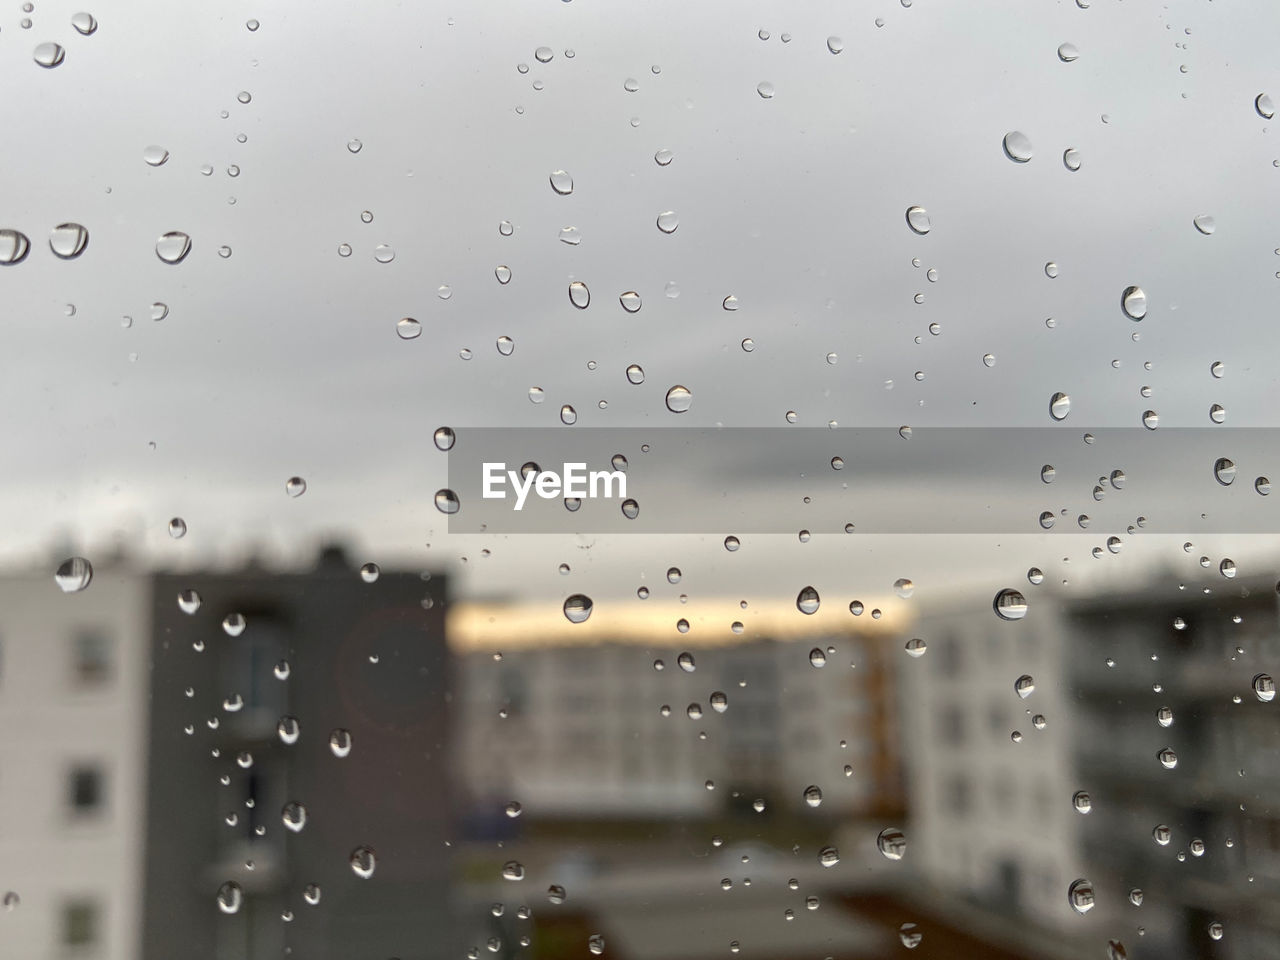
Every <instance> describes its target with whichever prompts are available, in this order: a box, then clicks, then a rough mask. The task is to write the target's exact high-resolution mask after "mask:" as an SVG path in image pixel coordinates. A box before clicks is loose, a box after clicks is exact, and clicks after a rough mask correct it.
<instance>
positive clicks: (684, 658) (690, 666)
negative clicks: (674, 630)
mask: <svg viewBox="0 0 1280 960" xmlns="http://www.w3.org/2000/svg"><path fill="white" fill-rule="evenodd" d="M676 663H678V664H679V665H680V669H681V670H683V671H684V672H685V673H693V671H695V670H697V669H698V665H697V663H696V662H695V661H694V659H693V654H692V653H689V652H688V651H686V652H684V653H682V654H680V656H678V657H676Z"/></svg>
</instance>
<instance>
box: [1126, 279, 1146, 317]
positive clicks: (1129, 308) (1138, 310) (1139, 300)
mask: <svg viewBox="0 0 1280 960" xmlns="http://www.w3.org/2000/svg"><path fill="white" fill-rule="evenodd" d="M1120 308H1121V309H1122V310H1124V315H1125V316H1126V317H1128V318H1129V319H1130V320H1141V319H1142V318H1143V317H1145V316H1146V315H1147V295H1146V293H1145V292H1144V291H1143V289H1142V288H1141V287H1125V288H1124V292H1123V293H1122V294H1120Z"/></svg>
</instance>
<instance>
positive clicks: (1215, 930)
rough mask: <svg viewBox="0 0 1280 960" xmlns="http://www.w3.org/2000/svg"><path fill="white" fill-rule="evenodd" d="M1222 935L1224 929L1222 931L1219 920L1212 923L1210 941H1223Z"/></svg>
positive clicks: (1210, 925)
mask: <svg viewBox="0 0 1280 960" xmlns="http://www.w3.org/2000/svg"><path fill="white" fill-rule="evenodd" d="M1222 934H1223V929H1222V924H1221V923H1219V922H1218V921H1217V920H1214V921H1213V922H1212V923H1210V924H1209V939H1210V940H1221V939H1222Z"/></svg>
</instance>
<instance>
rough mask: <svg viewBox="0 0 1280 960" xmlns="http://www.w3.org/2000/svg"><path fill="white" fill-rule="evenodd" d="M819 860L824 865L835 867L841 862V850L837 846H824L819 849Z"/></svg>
mask: <svg viewBox="0 0 1280 960" xmlns="http://www.w3.org/2000/svg"><path fill="white" fill-rule="evenodd" d="M818 862H819V863H820V864H822V865H823V866H824V867H834V866H835V865H836V864H837V863H839V862H840V851H839V850H837V849H836V848H835V847H823V848H822V849H821V850H819V851H818Z"/></svg>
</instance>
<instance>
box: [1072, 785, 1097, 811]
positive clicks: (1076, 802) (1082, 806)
mask: <svg viewBox="0 0 1280 960" xmlns="http://www.w3.org/2000/svg"><path fill="white" fill-rule="evenodd" d="M1071 805H1072V806H1073V807H1075V808H1076V813H1089V812H1090V811H1091V810H1093V798H1092V797H1090V796H1089V794H1087V793H1086V792H1085V791H1083V790H1077V791H1076V792H1075V794H1074V795H1072V797H1071Z"/></svg>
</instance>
